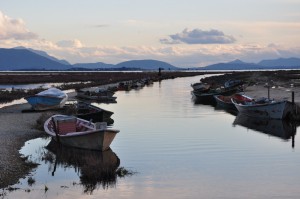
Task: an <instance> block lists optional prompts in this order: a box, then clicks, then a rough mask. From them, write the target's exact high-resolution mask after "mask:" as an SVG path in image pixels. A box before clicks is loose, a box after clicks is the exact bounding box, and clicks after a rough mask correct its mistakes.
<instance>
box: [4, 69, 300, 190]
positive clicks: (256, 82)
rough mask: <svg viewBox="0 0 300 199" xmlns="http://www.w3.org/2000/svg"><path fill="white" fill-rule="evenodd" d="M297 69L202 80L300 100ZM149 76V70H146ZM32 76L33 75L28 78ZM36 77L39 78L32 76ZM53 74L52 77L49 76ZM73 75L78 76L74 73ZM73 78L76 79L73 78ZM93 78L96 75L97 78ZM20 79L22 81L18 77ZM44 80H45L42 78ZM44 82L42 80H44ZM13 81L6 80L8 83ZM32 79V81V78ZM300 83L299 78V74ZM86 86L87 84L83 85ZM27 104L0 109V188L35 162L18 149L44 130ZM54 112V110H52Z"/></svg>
mask: <svg viewBox="0 0 300 199" xmlns="http://www.w3.org/2000/svg"><path fill="white" fill-rule="evenodd" d="M201 74H204V73H203V72H199V73H192V72H176V73H171V72H170V73H166V74H164V75H163V76H162V77H161V78H162V79H167V78H176V77H187V76H195V75H201ZM299 74H300V72H299V71H293V72H292V73H291V72H290V71H289V72H285V71H273V72H266V73H265V72H240V73H236V72H234V73H228V74H225V75H218V76H213V77H208V78H206V79H204V80H202V81H204V82H210V83H214V84H220V85H221V84H223V83H224V82H225V81H226V80H228V79H241V80H243V81H245V83H246V84H245V85H246V86H245V93H246V94H247V95H249V96H252V97H266V95H267V88H266V85H268V86H270V88H271V89H270V95H271V98H276V99H277V98H281V99H288V100H291V91H294V92H295V102H296V103H298V104H299V103H300V87H298V84H297V82H298V77H300V75H299ZM5 75H7V74H3V73H2V74H0V83H1V82H2V83H3V82H4V81H5V80H4V79H2V78H4V76H5ZM9 75H13V77H10V78H8V76H6V80H7V81H10V80H12V79H15V78H17V76H16V75H19V76H18V78H17V79H20V82H19V83H23V84H27V83H29V80H30V81H33V82H35V83H37V82H38V81H39V80H41V79H40V78H41V77H40V76H38V75H36V76H37V77H34V76H35V74H28V76H26V77H24V76H21V74H9ZM89 75H91V76H93V75H95V74H86V75H82V76H83V77H84V78H82V79H78V80H77V81H80V82H84V81H88V80H87V79H88V76H89ZM152 75H153V77H154V76H155V77H157V73H153V74H152ZM49 76H50V77H51V78H49V79H48V80H47V81H48V82H52V81H51V80H54V79H55V81H57V82H59V80H60V82H61V81H62V80H64V79H68V78H69V79H68V81H70V79H72V80H74V79H73V78H74V77H72V75H70V74H69V77H68V78H66V76H61V75H59V76H60V77H59V78H58V77H55V78H53V77H54V76H53V74H49ZM144 76H146V75H145V74H142V73H141V74H137V73H134V74H129V73H128V74H127V73H126V75H124V74H122V78H121V77H113V78H114V79H113V80H111V75H109V76H106V77H105V75H104V76H103V74H101V75H99V76H98V77H97V78H98V79H99V78H100V77H101V78H100V80H101V84H100V83H99V82H100V80H99V81H97V82H98V83H99V85H104V84H108V83H116V82H117V80H123V81H124V80H125V79H126V80H130V78H131V79H134V78H141V77H144ZM147 76H149V74H147ZM30 78H32V79H30ZM35 78H37V79H39V80H34V79H35ZM52 78H53V79H52ZM76 78H79V76H77V75H76ZM76 78H75V79H76ZM97 78H95V79H97ZM21 80H23V81H21ZM45 81H46V80H45ZM43 82H44V81H43ZM9 83H12V82H6V84H9ZM31 83H32V82H31ZM299 84H300V78H299ZM85 86H86V85H85ZM29 108H30V105H29V104H17V105H13V106H9V107H4V108H1V109H0V126H1V131H0V151H1V156H0V170H1V172H0V188H1V189H3V188H7V187H8V186H10V185H13V184H16V183H17V182H18V181H19V179H20V178H24V177H26V175H28V174H29V173H30V172H31V171H32V169H34V168H35V166H36V165H35V164H33V163H30V162H27V160H26V157H20V153H19V150H20V148H21V147H22V146H23V145H24V143H25V142H26V141H28V140H30V139H34V138H37V137H41V136H44V132H43V131H42V130H38V129H37V127H36V124H37V120H38V119H39V118H40V117H41V115H42V114H43V112H30V113H22V112H21V111H22V110H23V109H29ZM53 113H55V112H53Z"/></svg>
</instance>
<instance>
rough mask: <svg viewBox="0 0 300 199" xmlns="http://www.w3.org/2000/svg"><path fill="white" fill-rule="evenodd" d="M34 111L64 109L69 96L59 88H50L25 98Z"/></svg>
mask: <svg viewBox="0 0 300 199" xmlns="http://www.w3.org/2000/svg"><path fill="white" fill-rule="evenodd" d="M25 99H26V100H27V101H28V103H29V104H30V105H31V106H32V109H34V110H48V109H56V108H62V107H63V106H64V105H65V103H66V101H67V100H68V95H67V94H66V93H64V92H63V91H61V90H59V89H57V88H49V89H47V90H45V91H42V92H40V93H38V94H35V95H32V96H28V97H25Z"/></svg>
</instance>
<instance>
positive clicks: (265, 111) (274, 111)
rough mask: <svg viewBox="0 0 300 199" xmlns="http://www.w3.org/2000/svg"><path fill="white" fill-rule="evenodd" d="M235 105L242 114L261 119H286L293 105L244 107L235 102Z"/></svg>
mask: <svg viewBox="0 0 300 199" xmlns="http://www.w3.org/2000/svg"><path fill="white" fill-rule="evenodd" d="M233 104H234V105H235V107H236V108H237V110H238V111H239V112H240V113H242V114H245V115H248V116H252V117H260V118H272V119H284V118H286V117H287V115H288V113H290V111H291V104H290V103H288V102H287V101H280V102H274V103H266V104H256V105H251V104H250V105H243V104H239V103H236V102H234V100H233Z"/></svg>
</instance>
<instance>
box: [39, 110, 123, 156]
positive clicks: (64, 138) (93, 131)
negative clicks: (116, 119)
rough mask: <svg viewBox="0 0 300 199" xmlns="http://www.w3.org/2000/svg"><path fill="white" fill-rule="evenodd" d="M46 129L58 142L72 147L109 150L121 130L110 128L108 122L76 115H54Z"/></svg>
mask: <svg viewBox="0 0 300 199" xmlns="http://www.w3.org/2000/svg"><path fill="white" fill-rule="evenodd" d="M44 130H45V131H46V133H47V134H49V135H50V136H52V137H53V138H54V139H55V140H56V141H57V142H59V143H61V144H63V145H66V146H71V147H76V148H82V149H90V150H101V151H105V150H108V149H109V147H110V144H111V142H112V141H113V139H114V138H115V136H116V134H117V133H118V132H119V130H114V129H108V128H107V126H106V123H105V122H104V123H103V122H102V123H92V122H89V121H87V120H83V119H80V118H77V117H74V116H66V115H53V116H52V117H50V118H48V119H47V120H46V122H45V124H44Z"/></svg>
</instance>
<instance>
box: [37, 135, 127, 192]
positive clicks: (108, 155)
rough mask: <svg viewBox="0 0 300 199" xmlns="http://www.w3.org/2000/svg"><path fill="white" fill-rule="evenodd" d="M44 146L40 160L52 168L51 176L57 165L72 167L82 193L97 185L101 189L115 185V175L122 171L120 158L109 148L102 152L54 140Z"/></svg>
mask: <svg viewBox="0 0 300 199" xmlns="http://www.w3.org/2000/svg"><path fill="white" fill-rule="evenodd" d="M45 148H46V149H47V150H46V152H45V153H44V154H43V157H42V160H43V161H44V162H45V164H48V165H49V170H51V169H52V176H55V171H56V168H57V167H61V168H70V167H73V168H74V170H75V172H77V173H78V174H79V178H80V183H81V185H82V186H83V187H84V193H89V194H91V193H92V192H93V191H94V190H95V189H96V188H98V187H99V186H102V188H103V189H106V188H109V187H115V185H116V181H117V177H122V176H121V174H120V173H124V171H121V169H122V168H119V165H120V159H119V158H118V156H117V155H116V154H115V153H114V152H113V151H112V150H111V149H109V150H107V151H104V152H101V151H90V150H83V149H77V148H72V147H65V146H61V145H59V144H57V142H55V141H54V140H51V141H50V143H49V144H48V145H47V146H46V147H45Z"/></svg>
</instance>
